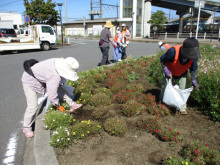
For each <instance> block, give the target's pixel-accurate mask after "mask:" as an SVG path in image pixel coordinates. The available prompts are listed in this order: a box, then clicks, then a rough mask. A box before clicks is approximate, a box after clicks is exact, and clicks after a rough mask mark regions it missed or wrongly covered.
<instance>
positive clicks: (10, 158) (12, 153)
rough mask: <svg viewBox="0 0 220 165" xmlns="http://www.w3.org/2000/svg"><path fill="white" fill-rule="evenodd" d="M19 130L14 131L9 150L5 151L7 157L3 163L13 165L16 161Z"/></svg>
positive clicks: (8, 146)
mask: <svg viewBox="0 0 220 165" xmlns="http://www.w3.org/2000/svg"><path fill="white" fill-rule="evenodd" d="M17 141H18V139H17V132H15V133H12V134H11V137H10V139H9V142H8V145H7V151H6V153H5V158H4V159H3V161H2V164H5V165H12V164H14V161H15V154H16V150H17Z"/></svg>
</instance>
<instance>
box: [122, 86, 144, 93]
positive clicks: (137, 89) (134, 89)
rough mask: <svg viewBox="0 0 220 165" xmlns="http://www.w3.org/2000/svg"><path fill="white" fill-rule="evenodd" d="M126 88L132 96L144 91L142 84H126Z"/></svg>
mask: <svg viewBox="0 0 220 165" xmlns="http://www.w3.org/2000/svg"><path fill="white" fill-rule="evenodd" d="M126 88H127V90H130V91H131V92H132V93H134V94H141V93H142V92H143V91H144V87H143V85H142V84H128V85H127V86H126Z"/></svg>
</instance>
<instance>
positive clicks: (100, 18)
mask: <svg viewBox="0 0 220 165" xmlns="http://www.w3.org/2000/svg"><path fill="white" fill-rule="evenodd" d="M100 19H102V0H100Z"/></svg>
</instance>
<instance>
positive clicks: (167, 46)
mask: <svg viewBox="0 0 220 165" xmlns="http://www.w3.org/2000/svg"><path fill="white" fill-rule="evenodd" d="M162 46H163V47H165V49H166V50H168V49H170V48H171V47H172V46H170V45H169V44H163V45H162Z"/></svg>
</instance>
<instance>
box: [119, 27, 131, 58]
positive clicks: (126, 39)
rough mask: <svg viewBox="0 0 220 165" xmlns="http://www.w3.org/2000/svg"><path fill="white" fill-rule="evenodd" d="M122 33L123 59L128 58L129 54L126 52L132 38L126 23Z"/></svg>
mask: <svg viewBox="0 0 220 165" xmlns="http://www.w3.org/2000/svg"><path fill="white" fill-rule="evenodd" d="M121 26H122V35H123V41H122V43H123V46H122V57H121V59H122V60H123V59H126V58H127V54H126V48H127V46H128V45H129V41H130V38H131V33H130V32H129V30H128V28H127V26H126V24H122V25H121Z"/></svg>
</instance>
